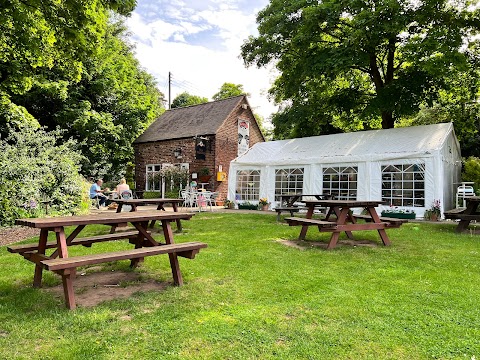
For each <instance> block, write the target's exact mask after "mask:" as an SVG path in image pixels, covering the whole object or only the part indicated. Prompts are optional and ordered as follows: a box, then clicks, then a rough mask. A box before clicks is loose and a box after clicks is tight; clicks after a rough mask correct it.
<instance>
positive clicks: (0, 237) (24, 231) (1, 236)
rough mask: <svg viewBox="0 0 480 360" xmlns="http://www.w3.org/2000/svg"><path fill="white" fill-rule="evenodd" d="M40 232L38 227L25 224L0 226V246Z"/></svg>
mask: <svg viewBox="0 0 480 360" xmlns="http://www.w3.org/2000/svg"><path fill="white" fill-rule="evenodd" d="M39 234H40V230H39V229H34V228H29V227H26V226H12V227H7V228H0V246H4V245H9V244H13V243H16V242H18V241H22V240H25V239H28V238H31V237H34V236H38V235H39Z"/></svg>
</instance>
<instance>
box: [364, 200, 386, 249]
mask: <svg viewBox="0 0 480 360" xmlns="http://www.w3.org/2000/svg"><path fill="white" fill-rule="evenodd" d="M366 209H367V211H368V214H369V215H370V216H371V217H372V220H373V222H374V223H380V222H381V220H380V217H379V216H378V214H377V212H376V211H375V208H374V207H367V208H366ZM377 231H378V235H380V238H381V239H382V242H383V245H385V246H389V245H390V244H391V242H390V239H389V238H388V235H387V232H386V231H385V229H377Z"/></svg>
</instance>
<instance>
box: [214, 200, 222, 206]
mask: <svg viewBox="0 0 480 360" xmlns="http://www.w3.org/2000/svg"><path fill="white" fill-rule="evenodd" d="M215 205H216V206H223V200H217V201H215Z"/></svg>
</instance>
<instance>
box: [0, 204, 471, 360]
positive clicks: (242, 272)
mask: <svg viewBox="0 0 480 360" xmlns="http://www.w3.org/2000/svg"><path fill="white" fill-rule="evenodd" d="M275 218H276V217H275V216H274V215H270V214H267V215H266V214H260V213H258V214H238V213H218V214H211V213H208V214H200V215H196V216H194V218H193V219H192V220H191V221H188V222H184V229H185V230H184V232H183V233H181V234H176V235H175V240H176V241H177V242H184V241H193V240H198V241H203V242H206V243H207V244H208V248H207V249H203V250H202V251H201V252H200V254H199V255H197V258H195V259H194V260H188V259H183V258H182V259H180V265H181V269H182V274H183V276H184V282H185V285H184V286H183V287H180V288H177V287H173V286H169V287H167V289H166V290H164V291H153V292H148V293H139V294H135V295H134V296H131V297H129V298H128V299H118V300H112V301H108V302H105V303H102V304H100V305H98V306H96V307H92V308H78V309H76V310H75V311H68V310H66V309H65V308H64V305H63V299H62V298H60V297H54V296H53V295H51V293H49V292H46V291H45V290H39V289H32V288H31V282H32V277H33V265H32V264H31V263H29V262H27V261H24V260H23V259H21V258H20V257H19V256H18V255H14V254H9V253H7V252H6V250H5V248H2V249H0V250H1V251H0V261H1V263H2V265H3V266H2V267H1V268H0V358H5V359H27V358H28V359H473V358H477V359H478V358H480V320H479V319H480V307H479V300H478V299H479V298H480V286H479V284H480V271H479V268H480V263H479V259H480V258H479V246H480V237H477V236H471V235H469V234H465V235H459V234H456V233H455V232H454V225H453V224H426V223H408V224H405V225H403V226H402V227H401V228H399V229H391V230H388V231H387V232H388V234H389V236H390V239H391V241H392V246H390V247H384V246H383V245H381V241H380V239H379V237H378V234H377V233H376V232H374V231H372V232H357V233H354V235H355V236H356V238H358V239H366V240H371V241H375V242H376V243H377V244H378V246H374V247H362V246H356V247H354V246H339V247H338V248H336V249H334V250H332V251H325V250H323V249H319V248H316V247H309V248H306V249H305V250H299V249H296V248H292V247H287V246H285V245H283V244H281V243H280V242H279V241H278V240H281V239H290V240H295V239H296V238H297V236H298V234H299V230H300V228H299V227H289V226H287V225H285V224H283V223H277V222H276V221H275ZM90 231H91V232H92V233H94V232H100V231H105V229H102V228H101V227H100V226H97V227H91V228H90ZM160 236H161V235H160ZM328 238H329V234H323V233H322V234H320V233H318V231H316V229H314V228H310V229H309V232H308V235H307V240H309V241H313V240H315V241H323V242H328ZM341 238H343V239H345V237H344V236H343V235H342V237H341ZM126 247H127V245H126V244H125V242H121V241H117V242H110V243H105V244H95V245H94V246H93V248H92V249H83V248H78V249H73V248H72V250H71V251H73V253H76V254H80V253H89V252H92V251H98V252H102V251H110V250H114V249H124V248H126ZM106 267H107V269H110V268H111V267H113V268H114V269H127V268H128V262H127V261H125V262H118V263H115V264H114V265H106ZM135 271H140V272H141V273H142V276H143V277H144V278H146V279H148V278H154V279H157V280H159V281H168V282H171V273H170V269H169V265H168V258H167V257H166V256H157V257H150V258H147V259H146V260H145V263H144V265H143V267H142V268H141V269H137V270H135ZM44 278H45V282H46V284H47V286H51V285H54V284H58V283H59V282H60V280H59V277H58V276H57V275H55V274H53V273H50V272H47V273H46V274H45V275H44Z"/></svg>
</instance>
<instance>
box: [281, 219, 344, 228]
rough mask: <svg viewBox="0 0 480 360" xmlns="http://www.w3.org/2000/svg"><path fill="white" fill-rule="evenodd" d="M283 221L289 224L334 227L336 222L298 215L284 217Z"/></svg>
mask: <svg viewBox="0 0 480 360" xmlns="http://www.w3.org/2000/svg"><path fill="white" fill-rule="evenodd" d="M285 221H286V222H287V223H288V225H290V226H296V225H302V226H318V228H319V229H320V228H322V227H326V228H336V227H337V224H336V223H335V222H333V221H325V220H317V219H304V218H299V217H289V218H285Z"/></svg>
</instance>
